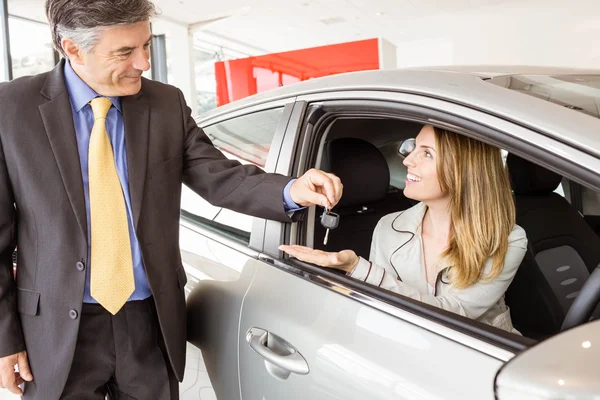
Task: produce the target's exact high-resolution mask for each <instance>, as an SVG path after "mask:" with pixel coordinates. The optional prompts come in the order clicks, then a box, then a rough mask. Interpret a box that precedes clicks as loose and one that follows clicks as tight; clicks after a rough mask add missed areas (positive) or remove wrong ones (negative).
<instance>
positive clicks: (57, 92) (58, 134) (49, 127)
mask: <svg viewBox="0 0 600 400" xmlns="http://www.w3.org/2000/svg"><path fill="white" fill-rule="evenodd" d="M63 68H64V60H63V61H61V62H60V63H58V65H57V66H56V67H55V68H54V69H53V70H52V71H51V72H50V73H49V75H48V78H47V79H46V82H45V84H44V87H43V88H42V91H41V93H42V95H43V96H45V97H46V98H48V99H49V101H48V102H46V103H44V104H42V105H40V106H39V110H40V114H41V116H42V121H43V123H44V128H45V129H46V135H48V141H49V142H50V146H51V147H52V152H53V153H54V158H55V159H56V163H57V164H58V169H59V171H60V175H61V177H62V180H63V184H64V186H65V189H66V191H67V195H68V197H69V201H70V203H71V207H72V208H73V212H74V213H75V217H76V218H77V222H78V224H79V227H80V228H81V232H82V233H83V235H84V237H85V239H86V240H87V217H86V212H85V197H84V192H83V179H82V177H81V165H80V163H79V151H78V149H77V138H76V136H75V126H74V125H73V114H72V112H71V103H70V101H69V93H68V91H67V88H66V86H65V81H64V76H63Z"/></svg>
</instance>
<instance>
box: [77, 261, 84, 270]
mask: <svg viewBox="0 0 600 400" xmlns="http://www.w3.org/2000/svg"><path fill="white" fill-rule="evenodd" d="M75 267H76V268H77V271H83V270H84V269H85V265H84V264H83V263H82V262H81V261H77V264H75Z"/></svg>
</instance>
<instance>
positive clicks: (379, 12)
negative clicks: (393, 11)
mask: <svg viewBox="0 0 600 400" xmlns="http://www.w3.org/2000/svg"><path fill="white" fill-rule="evenodd" d="M375 15H377V16H378V17H381V16H382V15H383V13H382V12H381V11H377V12H376V13H375Z"/></svg>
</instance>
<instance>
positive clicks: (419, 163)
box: [404, 125, 448, 204]
mask: <svg viewBox="0 0 600 400" xmlns="http://www.w3.org/2000/svg"><path fill="white" fill-rule="evenodd" d="M437 157H438V152H437V149H436V144H435V133H434V131H433V127H432V126H431V125H425V126H424V127H423V129H421V132H419V134H418V135H417V138H416V143H415V149H414V150H413V151H412V152H411V153H410V154H409V155H408V156H407V157H406V158H405V159H404V165H406V166H407V167H408V175H407V176H406V187H405V188H404V195H405V196H406V197H408V198H409V199H413V200H417V201H422V202H424V203H425V204H427V203H432V202H437V201H439V200H446V199H447V197H448V195H447V194H444V193H442V189H441V188H440V182H439V180H438V174H437V167H436V165H437V162H438V160H437Z"/></svg>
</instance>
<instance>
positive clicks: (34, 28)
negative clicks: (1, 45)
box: [8, 16, 55, 79]
mask: <svg viewBox="0 0 600 400" xmlns="http://www.w3.org/2000/svg"><path fill="white" fill-rule="evenodd" d="M8 26H9V29H10V52H11V58H12V72H13V79H15V78H18V77H20V76H25V75H36V74H39V73H42V72H46V71H49V70H51V69H52V68H53V67H54V65H55V58H54V57H55V55H54V48H53V47H52V36H51V35H50V28H49V27H48V25H47V24H44V23H40V22H37V21H29V20H25V19H21V18H19V17H13V16H10V17H9V18H8ZM32 37H33V38H35V40H31V38H32Z"/></svg>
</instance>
